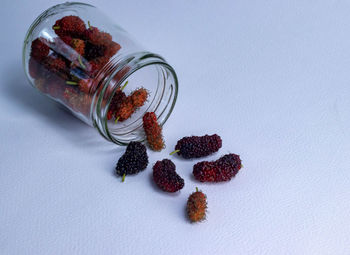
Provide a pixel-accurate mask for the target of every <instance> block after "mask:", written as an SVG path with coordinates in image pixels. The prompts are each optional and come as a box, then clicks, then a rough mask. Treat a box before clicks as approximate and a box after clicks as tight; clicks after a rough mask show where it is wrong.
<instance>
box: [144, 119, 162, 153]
mask: <svg viewBox="0 0 350 255" xmlns="http://www.w3.org/2000/svg"><path fill="white" fill-rule="evenodd" d="M143 129H144V130H145V133H146V137H147V142H148V145H149V147H150V148H151V149H152V150H154V151H161V150H162V149H163V148H164V140H163V135H162V127H161V126H160V125H159V123H158V122H157V116H156V115H155V113H154V112H147V113H146V114H145V115H144V116H143Z"/></svg>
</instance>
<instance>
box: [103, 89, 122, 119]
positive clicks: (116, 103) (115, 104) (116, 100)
mask: <svg viewBox="0 0 350 255" xmlns="http://www.w3.org/2000/svg"><path fill="white" fill-rule="evenodd" d="M125 99H126V95H125V93H124V92H123V91H122V90H121V89H117V91H116V92H115V94H114V96H113V98H112V101H111V103H110V104H109V109H108V113H107V119H108V120H110V119H112V118H113V116H114V114H115V112H117V111H119V108H120V105H121V103H122V102H123V101H124V100H125Z"/></svg>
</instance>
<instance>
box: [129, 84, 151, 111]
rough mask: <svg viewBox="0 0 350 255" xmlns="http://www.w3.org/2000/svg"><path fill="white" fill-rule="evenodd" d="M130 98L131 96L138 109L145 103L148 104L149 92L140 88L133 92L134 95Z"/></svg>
mask: <svg viewBox="0 0 350 255" xmlns="http://www.w3.org/2000/svg"><path fill="white" fill-rule="evenodd" d="M130 96H131V100H132V103H133V105H134V107H135V108H138V107H141V106H143V105H144V103H145V102H146V100H147V97H148V92H147V90H146V89H144V88H139V89H137V90H135V91H134V92H132V94H131V95H130Z"/></svg>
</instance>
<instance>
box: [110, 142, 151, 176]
mask: <svg viewBox="0 0 350 255" xmlns="http://www.w3.org/2000/svg"><path fill="white" fill-rule="evenodd" d="M147 165H148V156H147V152H146V147H145V146H144V145H143V144H142V143H140V142H130V143H129V145H128V146H127V148H126V151H125V153H124V155H123V156H121V158H120V159H119V160H118V163H117V166H116V168H115V170H116V174H117V175H120V176H122V175H124V174H125V175H130V174H137V173H139V172H141V171H142V170H144V169H146V167H147Z"/></svg>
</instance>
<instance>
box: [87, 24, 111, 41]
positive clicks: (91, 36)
mask: <svg viewBox="0 0 350 255" xmlns="http://www.w3.org/2000/svg"><path fill="white" fill-rule="evenodd" d="M84 37H85V38H86V39H87V40H88V41H90V42H91V43H93V44H96V45H107V44H108V43H110V42H111V41H112V36H111V35H110V34H108V33H106V32H103V31H100V30H99V29H98V28H97V27H93V26H90V27H89V28H88V29H86V30H85V31H84Z"/></svg>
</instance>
